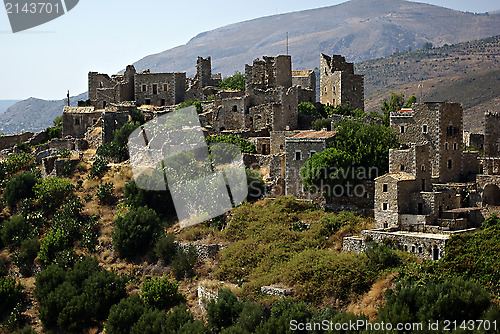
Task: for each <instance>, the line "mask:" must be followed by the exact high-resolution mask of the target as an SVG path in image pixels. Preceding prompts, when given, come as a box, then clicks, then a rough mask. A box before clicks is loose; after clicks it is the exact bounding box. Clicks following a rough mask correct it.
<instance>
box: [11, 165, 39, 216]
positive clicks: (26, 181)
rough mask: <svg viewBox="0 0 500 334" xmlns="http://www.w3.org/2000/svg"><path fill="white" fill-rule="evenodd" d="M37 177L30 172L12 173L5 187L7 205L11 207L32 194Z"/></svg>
mask: <svg viewBox="0 0 500 334" xmlns="http://www.w3.org/2000/svg"><path fill="white" fill-rule="evenodd" d="M37 181H38V179H37V178H36V176H35V175H34V174H33V173H31V172H23V173H19V174H16V175H14V176H13V177H12V178H11V179H10V180H9V182H7V185H6V187H5V191H4V198H5V201H6V202H7V204H8V205H9V207H11V208H13V207H14V206H15V205H16V204H17V203H19V201H20V200H21V199H23V198H31V197H33V196H34V192H33V187H34V186H35V184H36V183H37Z"/></svg>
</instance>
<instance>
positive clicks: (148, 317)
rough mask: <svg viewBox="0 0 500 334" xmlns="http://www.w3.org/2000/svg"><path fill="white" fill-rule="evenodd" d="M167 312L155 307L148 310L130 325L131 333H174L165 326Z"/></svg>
mask: <svg viewBox="0 0 500 334" xmlns="http://www.w3.org/2000/svg"><path fill="white" fill-rule="evenodd" d="M166 322H167V314H166V313H165V311H160V310H157V309H153V310H148V311H147V312H145V313H144V314H143V315H142V316H141V317H140V318H139V320H137V322H136V323H135V324H134V326H132V328H131V330H130V333H131V334H162V333H175V331H169V330H168V329H167V328H166Z"/></svg>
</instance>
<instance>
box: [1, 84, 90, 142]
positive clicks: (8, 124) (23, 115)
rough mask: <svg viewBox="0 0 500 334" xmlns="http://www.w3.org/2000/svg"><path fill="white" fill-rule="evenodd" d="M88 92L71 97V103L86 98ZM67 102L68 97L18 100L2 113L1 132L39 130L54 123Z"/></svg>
mask: <svg viewBox="0 0 500 334" xmlns="http://www.w3.org/2000/svg"><path fill="white" fill-rule="evenodd" d="M87 96H88V94H87V93H83V94H80V95H78V96H73V97H71V98H70V101H71V105H76V104H77V103H78V101H79V100H86V99H87V98H88V97H87ZM66 104H67V101H66V99H64V100H58V101H46V100H41V99H37V98H34V97H30V98H29V99H27V100H24V101H21V102H18V103H16V104H14V105H12V106H11V107H9V108H8V109H7V111H5V112H4V113H2V114H1V115H0V133H2V132H3V133H5V134H14V133H20V132H24V131H31V132H38V131H41V130H44V129H45V128H47V127H48V126H51V125H52V121H53V120H54V119H55V118H56V117H57V116H61V115H62V109H63V107H64V106H65V105H66Z"/></svg>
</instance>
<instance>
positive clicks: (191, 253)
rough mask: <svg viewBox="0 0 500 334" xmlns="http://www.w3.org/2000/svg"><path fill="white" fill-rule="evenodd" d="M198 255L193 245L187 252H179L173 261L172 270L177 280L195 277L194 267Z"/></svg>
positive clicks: (180, 250)
mask: <svg viewBox="0 0 500 334" xmlns="http://www.w3.org/2000/svg"><path fill="white" fill-rule="evenodd" d="M196 259H197V253H196V248H195V247H194V246H193V245H190V246H189V249H188V251H187V252H185V251H184V250H182V249H179V252H178V253H177V255H176V256H175V257H174V260H173V261H172V269H173V271H174V273H175V278H176V279H178V280H181V279H183V278H185V277H193V276H194V270H193V267H194V265H195V263H196Z"/></svg>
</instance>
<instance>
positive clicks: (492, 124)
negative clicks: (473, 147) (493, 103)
mask: <svg viewBox="0 0 500 334" xmlns="http://www.w3.org/2000/svg"><path fill="white" fill-rule="evenodd" d="M484 155H485V156H486V157H500V113H498V112H488V113H486V115H485V125H484Z"/></svg>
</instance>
